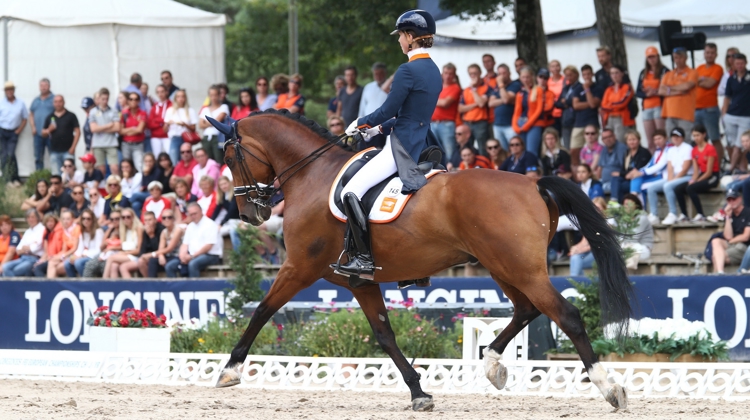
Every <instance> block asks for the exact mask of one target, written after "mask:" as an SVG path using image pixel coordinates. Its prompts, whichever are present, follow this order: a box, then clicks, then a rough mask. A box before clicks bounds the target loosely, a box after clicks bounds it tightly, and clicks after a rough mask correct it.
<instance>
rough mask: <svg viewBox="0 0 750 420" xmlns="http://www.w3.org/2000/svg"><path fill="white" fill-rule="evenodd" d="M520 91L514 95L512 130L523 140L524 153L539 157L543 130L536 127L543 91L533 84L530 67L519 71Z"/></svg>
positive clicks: (540, 111) (542, 100)
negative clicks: (514, 105)
mask: <svg viewBox="0 0 750 420" xmlns="http://www.w3.org/2000/svg"><path fill="white" fill-rule="evenodd" d="M520 78H521V85H522V88H521V90H520V91H519V92H518V93H517V94H516V108H515V110H514V111H513V130H515V131H516V134H518V136H519V137H520V138H521V139H523V141H524V143H525V146H526V147H525V149H526V152H528V153H532V154H533V155H534V156H535V157H538V156H539V146H541V144H542V130H543V128H542V127H540V126H537V125H536V122H537V120H539V117H540V116H541V115H542V109H543V108H544V91H543V90H542V88H540V87H539V86H536V85H535V84H534V74H533V72H532V71H531V67H524V68H522V69H521V77H520Z"/></svg>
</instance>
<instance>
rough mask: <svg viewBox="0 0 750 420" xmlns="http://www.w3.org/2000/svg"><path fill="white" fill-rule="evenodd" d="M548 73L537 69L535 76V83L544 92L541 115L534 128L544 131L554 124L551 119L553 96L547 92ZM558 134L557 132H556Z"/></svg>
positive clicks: (553, 105) (553, 108) (545, 70)
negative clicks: (540, 128)
mask: <svg viewBox="0 0 750 420" xmlns="http://www.w3.org/2000/svg"><path fill="white" fill-rule="evenodd" d="M549 79H550V72H549V70H547V69H545V68H541V69H539V71H538V72H537V74H536V83H537V85H539V87H540V88H542V92H544V102H543V105H542V115H540V116H539V119H538V120H537V122H536V124H534V125H535V126H538V127H542V129H545V128H547V127H551V126H553V125H554V124H555V120H554V118H552V112H553V111H554V110H555V94H554V93H553V92H552V91H550V90H549ZM558 133H559V131H558Z"/></svg>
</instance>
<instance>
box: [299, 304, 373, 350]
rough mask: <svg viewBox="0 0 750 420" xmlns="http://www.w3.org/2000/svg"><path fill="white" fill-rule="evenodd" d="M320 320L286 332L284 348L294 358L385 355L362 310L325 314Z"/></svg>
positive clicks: (300, 325)
mask: <svg viewBox="0 0 750 420" xmlns="http://www.w3.org/2000/svg"><path fill="white" fill-rule="evenodd" d="M318 318H320V319H319V320H316V321H310V322H307V323H304V324H299V325H297V326H295V327H292V328H287V329H286V330H285V331H284V348H285V349H286V350H287V351H288V352H289V354H291V355H293V356H320V357H344V356H348V357H370V356H375V355H378V356H382V355H383V353H382V351H381V350H380V346H379V345H378V342H377V340H376V339H375V335H374V334H373V332H372V329H371V328H370V324H369V323H368V322H367V318H365V315H364V313H362V311H354V310H352V311H336V312H331V313H322V314H321V315H320V317H318Z"/></svg>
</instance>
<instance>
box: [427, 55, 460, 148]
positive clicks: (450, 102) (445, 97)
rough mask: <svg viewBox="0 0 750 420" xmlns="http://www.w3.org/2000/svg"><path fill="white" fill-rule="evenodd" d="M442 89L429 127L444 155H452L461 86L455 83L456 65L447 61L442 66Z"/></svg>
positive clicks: (454, 145) (454, 146) (454, 144)
mask: <svg viewBox="0 0 750 420" xmlns="http://www.w3.org/2000/svg"><path fill="white" fill-rule="evenodd" d="M442 77H443V90H442V91H441V92H440V96H439V97H438V102H437V106H435V112H433V113H432V122H431V123H430V128H431V129H432V132H433V133H434V134H435V137H437V139H438V141H439V142H440V145H441V146H442V147H443V152H445V156H449V157H450V156H453V153H454V151H455V150H456V147H457V145H456V136H455V135H454V132H455V131H456V115H457V114H458V101H459V100H460V98H461V87H460V86H458V83H456V66H454V65H453V64H452V63H448V64H446V65H444V66H443V73H442Z"/></svg>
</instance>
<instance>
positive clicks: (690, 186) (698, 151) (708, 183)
mask: <svg viewBox="0 0 750 420" xmlns="http://www.w3.org/2000/svg"><path fill="white" fill-rule="evenodd" d="M707 137H708V133H707V132H706V127H704V126H702V125H696V126H695V127H693V142H694V143H695V147H693V151H692V156H693V177H692V178H691V179H690V181H688V182H687V183H685V184H680V185H678V186H677V187H675V189H674V192H675V195H676V196H677V202H678V203H679V204H680V209H682V214H688V212H687V205H686V204H685V193H687V194H688V195H689V196H690V201H692V202H693V206H694V207H695V213H696V214H695V217H693V222H703V221H705V220H706V218H705V216H703V205H701V199H700V197H698V194H699V193H702V192H707V191H708V190H710V189H711V188H713V187H715V186H717V185H719V175H720V174H719V158H718V155H717V154H716V148H715V147H714V146H713V145H712V144H711V143H709V142H708V139H707Z"/></svg>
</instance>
